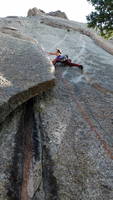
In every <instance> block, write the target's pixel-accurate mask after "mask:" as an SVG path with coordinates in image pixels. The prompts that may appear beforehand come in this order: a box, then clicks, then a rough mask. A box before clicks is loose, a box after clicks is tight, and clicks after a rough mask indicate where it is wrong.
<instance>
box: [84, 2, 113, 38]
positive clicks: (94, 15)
mask: <svg viewBox="0 0 113 200" xmlns="http://www.w3.org/2000/svg"><path fill="white" fill-rule="evenodd" d="M87 1H88V2H90V3H91V4H92V5H93V6H94V7H95V11H94V12H91V14H90V15H88V16H87V17H86V18H87V21H88V26H89V27H92V28H96V29H98V30H99V31H100V34H101V35H102V36H104V37H106V38H108V37H110V36H111V35H113V0H87Z"/></svg>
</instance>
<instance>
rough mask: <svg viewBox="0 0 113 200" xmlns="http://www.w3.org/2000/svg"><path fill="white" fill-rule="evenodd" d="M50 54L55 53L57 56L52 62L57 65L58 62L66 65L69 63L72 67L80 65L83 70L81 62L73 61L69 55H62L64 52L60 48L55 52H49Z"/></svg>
mask: <svg viewBox="0 0 113 200" xmlns="http://www.w3.org/2000/svg"><path fill="white" fill-rule="evenodd" d="M48 54H49V55H55V56H56V58H55V59H54V60H52V63H53V64H54V65H55V64H56V63H58V62H61V63H63V64H64V65H68V66H70V67H73V66H74V67H79V68H80V69H81V70H83V66H82V65H80V64H76V63H72V62H71V59H69V58H68V56H67V55H62V52H61V50H60V49H56V51H55V52H48Z"/></svg>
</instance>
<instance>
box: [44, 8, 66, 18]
mask: <svg viewBox="0 0 113 200" xmlns="http://www.w3.org/2000/svg"><path fill="white" fill-rule="evenodd" d="M47 15H50V16H53V17H60V18H64V19H68V18H67V15H66V14H65V12H62V11H60V10H57V11H54V12H49V13H47Z"/></svg>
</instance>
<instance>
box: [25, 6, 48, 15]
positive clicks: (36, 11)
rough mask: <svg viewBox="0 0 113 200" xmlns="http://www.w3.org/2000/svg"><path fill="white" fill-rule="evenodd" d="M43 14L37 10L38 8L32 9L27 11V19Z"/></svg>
mask: <svg viewBox="0 0 113 200" xmlns="http://www.w3.org/2000/svg"><path fill="white" fill-rule="evenodd" d="M44 13H45V12H44V11H43V10H41V9H38V8H36V7H35V8H32V9H29V10H28V13H27V17H31V16H37V15H42V14H44Z"/></svg>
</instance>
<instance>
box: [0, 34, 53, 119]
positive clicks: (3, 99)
mask: <svg viewBox="0 0 113 200" xmlns="http://www.w3.org/2000/svg"><path fill="white" fill-rule="evenodd" d="M8 31H9V30H8ZM13 31H14V30H10V34H9V32H8V34H7V33H5V34H4V33H0V113H1V115H0V122H2V121H3V120H4V119H5V117H6V116H7V115H9V114H10V112H12V111H13V110H14V109H15V108H16V107H17V106H19V105H21V104H22V103H24V102H26V101H27V100H29V99H30V98H32V97H34V96H36V95H38V94H40V93H42V92H43V91H46V90H47V89H49V88H51V87H52V86H54V84H55V76H54V66H53V65H52V64H51V62H50V60H49V59H48V58H47V54H46V52H44V50H43V49H42V48H41V47H40V46H39V44H38V42H36V41H35V40H32V38H29V37H27V36H26V38H25V35H24V36H23V35H22V34H20V33H18V34H17V36H14V37H13V34H12V32H13ZM19 35H20V37H18V36H19Z"/></svg>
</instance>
